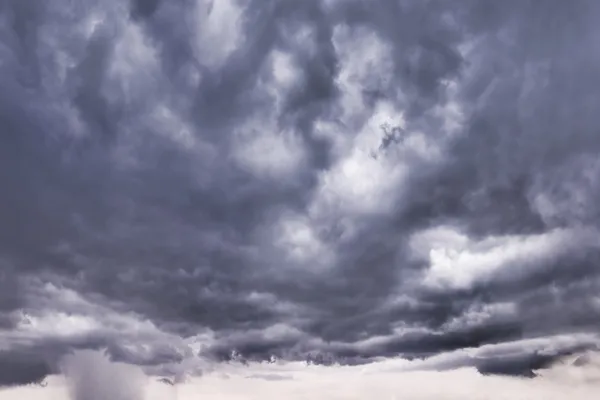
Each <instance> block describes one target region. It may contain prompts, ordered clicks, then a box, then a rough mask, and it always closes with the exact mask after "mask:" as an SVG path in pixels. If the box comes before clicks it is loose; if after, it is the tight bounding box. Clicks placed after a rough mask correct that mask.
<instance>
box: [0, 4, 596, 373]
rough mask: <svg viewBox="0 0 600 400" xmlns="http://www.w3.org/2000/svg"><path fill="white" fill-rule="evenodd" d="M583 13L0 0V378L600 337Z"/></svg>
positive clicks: (588, 17)
mask: <svg viewBox="0 0 600 400" xmlns="http://www.w3.org/2000/svg"><path fill="white" fill-rule="evenodd" d="M599 12H600V10H599V9H598V5H597V4H596V3H594V2H593V1H587V0H582V1H579V2H577V4H574V5H569V6H568V7H567V6H565V3H564V2H561V1H558V0H556V1H549V2H547V3H545V4H544V6H540V5H539V4H537V3H533V2H522V1H516V0H514V1H504V2H498V3H497V4H496V3H494V4H487V3H485V4H483V3H481V2H477V1H465V2H462V3H461V4H459V5H456V4H450V3H449V2H443V1H430V2H418V1H399V2H388V1H373V2H365V1H361V0H344V1H338V0H321V1H319V0H309V1H301V2H297V1H278V2H264V1H251V2H241V1H236V0H231V1H207V0H206V1H205V0H186V1H180V2H168V1H162V0H149V1H139V0H131V1H128V2H122V1H114V0H109V1H97V0H82V1H80V2H77V4H75V3H74V2H72V1H66V0H56V4H54V3H53V6H52V7H50V6H48V5H47V4H43V3H40V2H33V1H24V0H22V1H16V0H15V1H7V2H3V3H2V5H1V6H0V59H1V60H2V63H0V77H1V78H0V126H2V127H3V133H2V134H1V135H0V191H1V193H2V194H3V195H2V201H1V202H0V221H1V223H0V352H2V355H1V357H0V359H1V361H0V364H1V365H2V366H4V365H6V366H8V365H11V361H10V360H13V359H14V360H15V363H16V364H15V365H19V367H18V368H15V369H14V371H11V374H12V373H13V372H14V375H8V374H6V375H5V376H7V377H9V376H10V379H9V378H6V380H4V381H2V385H11V384H22V383H26V382H27V381H37V380H39V379H40V377H42V376H43V375H45V374H48V373H50V372H52V371H53V370H54V367H55V366H56V362H57V360H58V359H60V358H61V357H62V356H64V355H65V354H70V352H72V351H73V350H78V349H79V350H82V349H99V348H106V349H107V352H108V354H109V355H110V357H112V358H113V359H115V360H119V361H122V362H129V363H133V364H136V365H140V366H141V367H143V368H144V370H145V371H146V372H147V373H149V374H157V375H161V374H163V375H177V376H183V375H185V374H186V373H188V372H189V373H191V374H193V373H200V371H202V370H203V369H205V368H206V366H207V365H209V364H211V363H213V362H217V361H218V362H228V361H231V360H232V359H238V360H244V361H245V362H248V363H251V362H258V361H261V360H272V359H278V360H284V361H286V362H290V363H294V362H301V361H306V360H309V361H311V363H312V364H323V365H325V364H327V365H330V366H331V365H334V364H336V363H339V364H344V365H348V366H350V365H354V366H356V365H358V364H367V363H373V362H375V361H378V362H382V361H381V360H382V359H384V360H385V359H391V360H395V359H398V358H400V359H412V360H423V362H433V361H431V360H436V357H438V356H440V355H448V354H456V353H454V352H461V351H471V350H473V349H484V348H486V346H499V347H496V348H497V349H498V348H501V347H502V346H503V345H507V344H512V345H514V346H516V350H514V354H511V355H510V356H507V357H506V358H502V357H501V358H502V360H500V361H498V360H495V357H491V358H492V360H487V359H486V360H484V361H481V360H479V359H477V360H476V359H474V358H469V357H466V358H464V359H461V360H459V361H456V360H453V361H452V362H450V361H448V363H449V364H448V365H450V366H456V367H458V365H460V366H464V367H467V366H468V367H470V368H475V369H479V370H480V371H484V372H490V373H499V374H504V373H507V371H508V372H509V373H511V374H512V373H514V374H522V375H531V370H532V368H534V367H535V368H537V367H538V366H546V365H547V362H550V361H552V360H554V359H555V358H556V357H559V356H563V355H564V354H568V353H569V352H571V351H575V350H574V349H579V350H581V349H587V348H588V347H589V348H591V347H594V346H595V344H597V337H596V336H594V334H595V332H597V329H598V320H599V319H598V317H599V316H600V301H599V298H598V295H597V293H598V290H599V286H600V276H599V274H598V271H599V270H598V268H597V263H598V259H599V255H600V252H599V250H600V249H598V246H597V238H598V232H599V229H600V226H599V225H598V222H599V219H598V207H597V205H596V202H595V199H596V198H597V197H598V196H597V194H598V188H599V185H598V179H597V175H598V174H597V171H598V162H597V161H596V155H597V153H598V150H600V141H599V140H598V136H597V132H596V130H597V126H598V122H599V121H598V113H597V112H596V109H597V107H596V106H597V104H598V102H599V99H598V93H597V91H596V90H595V87H594V85H593V84H592V83H591V82H595V81H597V80H598V79H597V78H598V76H597V74H598V71H599V69H598V68H597V66H598V64H599V61H600V59H598V55H597V54H596V53H595V52H590V51H589V49H590V48H593V47H594V44H595V43H596V42H597V36H598V32H599V31H598V27H597V24H596V20H597V18H596V17H597V15H598V13H599ZM590 335H591V336H590ZM557 337H559V338H568V341H569V342H568V345H567V344H564V346H563V345H561V346H559V348H555V347H553V346H554V345H555V340H557V339H556V338H557ZM538 339H539V340H542V342H543V343H544V344H543V345H541V347H540V348H537V347H536V348H535V349H531V348H530V347H529V344H530V343H531V341H534V340H538ZM561 340H562V339H561ZM565 340H567V339H565ZM559 342H560V341H559ZM515 343H516V344H515ZM561 343H562V342H561ZM4 360H6V361H4ZM24 360H26V361H24ZM428 360H429V361H428ZM455 361H456V363H458V364H456V365H455V364H453V363H454V362H455ZM496 361H497V362H496ZM94 362H96V361H94ZM98 362H99V361H98ZM315 368H317V367H315ZM2 369H4V367H2ZM315 371H316V369H315ZM463 372H464V371H462V372H460V373H463ZM257 373H259V372H257ZM457 373H458V372H457ZM469 373H474V372H473V371H471V372H469ZM448 374H451V373H450V372H448ZM265 376H270V375H265ZM444 376H450V375H444ZM461 376H462V375H461ZM465 379H470V378H465ZM477 379H480V378H477ZM481 379H484V378H481ZM485 379H487V378H485ZM489 379H490V382H492V381H493V382H500V381H496V380H493V379H496V378H489ZM498 379H500V378H498ZM486 382H487V381H486ZM515 382H516V381H515ZM285 384H287V383H285Z"/></svg>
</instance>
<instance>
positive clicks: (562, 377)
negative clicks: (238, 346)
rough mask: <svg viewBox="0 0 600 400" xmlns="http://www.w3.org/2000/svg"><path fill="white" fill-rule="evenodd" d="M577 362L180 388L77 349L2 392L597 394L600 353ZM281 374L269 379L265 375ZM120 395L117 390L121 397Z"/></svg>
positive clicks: (277, 368)
mask: <svg viewBox="0 0 600 400" xmlns="http://www.w3.org/2000/svg"><path fill="white" fill-rule="evenodd" d="M588 359H589V362H588V363H587V364H586V365H583V366H574V365H573V360H565V361H564V362H562V363H558V364H557V365H554V366H553V367H551V368H549V369H546V370H543V371H540V377H539V378H535V379H522V378H513V377H499V376H482V375H480V374H479V373H477V372H476V371H475V370H474V369H472V368H461V369H456V370H452V371H445V372H437V371H404V372H402V371H398V370H390V369H388V368H386V362H383V364H381V365H380V364H379V363H375V364H371V365H370V366H369V368H365V367H363V366H356V367H350V366H347V367H342V366H314V365H305V364H302V363H279V362H278V363H273V364H251V365H250V366H243V365H241V364H237V363H231V364H223V365H221V366H219V368H215V369H214V370H213V371H211V372H208V373H207V374H205V375H204V376H202V377H200V378H193V379H190V380H188V381H186V382H184V383H180V384H178V385H176V386H175V387H171V386H168V385H165V384H163V383H160V382H158V381H157V380H155V379H150V380H146V379H145V378H144V377H143V375H142V374H141V371H140V370H139V369H136V368H135V367H132V366H126V365H122V364H110V363H108V361H107V360H106V359H105V358H103V357H102V356H101V355H98V354H93V353H84V354H81V353H80V354H76V355H75V356H74V357H72V358H70V359H69V360H67V363H66V366H67V367H69V366H70V367H71V368H65V369H64V370H65V372H66V380H65V378H63V377H51V378H49V379H48V383H49V384H48V386H47V387H45V388H41V387H18V388H11V389H5V390H2V391H0V400H18V399H22V398H27V399H29V400H42V399H48V398H52V399H56V400H60V399H66V398H68V396H69V394H70V395H71V396H70V398H71V400H79V399H81V398H82V397H81V395H85V398H87V399H104V398H109V397H107V396H110V398H121V396H125V395H126V394H128V395H129V396H128V397H124V398H127V399H132V400H135V399H141V398H145V399H148V400H159V399H161V400H162V399H165V398H173V397H176V398H177V399H178V400H187V399H197V398H209V399H223V400H229V399H232V400H233V399H240V400H241V399H264V400H268V399H281V398H286V399H292V400H293V399H306V398H311V399H324V400H338V399H339V400H341V399H347V400H352V399H357V400H359V399H360V400H363V399H422V400H434V399H435V400H454V399H456V400H458V399H460V400H484V399H485V400H504V399H506V400H508V399H520V398H522V399H547V400H553V399H561V400H562V399H564V398H569V399H572V400H591V399H595V398H596V397H597V392H598V390H599V389H600V360H599V359H598V357H597V356H596V355H595V354H590V355H589V356H588ZM275 376H276V377H279V378H281V379H267V378H265V377H275ZM115 396H116V397H115Z"/></svg>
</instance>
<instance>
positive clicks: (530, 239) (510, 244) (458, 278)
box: [410, 226, 598, 289]
mask: <svg viewBox="0 0 600 400" xmlns="http://www.w3.org/2000/svg"><path fill="white" fill-rule="evenodd" d="M597 243H598V233H597V232H596V231H593V230H587V229H555V230H553V231H549V232H545V233H541V234H532V235H505V236H489V237H486V238H483V239H480V240H474V239H471V238H469V237H468V236H467V235H466V234H464V233H462V232H461V231H459V230H458V229H456V228H453V227H450V226H441V227H436V228H431V229H426V230H424V231H421V232H418V233H416V234H414V235H413V237H412V238H411V243H410V245H411V248H412V250H413V252H414V255H415V256H416V257H418V258H420V259H425V260H428V261H429V264H430V266H429V270H428V272H427V274H426V276H425V280H424V284H425V285H428V286H433V287H446V288H455V289H465V288H469V287H471V286H473V285H475V284H477V283H481V282H484V281H486V280H490V279H494V278H497V277H506V273H511V274H519V275H522V274H527V273H528V272H529V271H531V270H532V269H533V270H535V269H536V268H538V265H540V264H542V263H544V262H551V261H552V260H553V259H554V258H556V257H557V256H560V255H563V254H566V253H567V252H569V251H572V250H576V249H585V248H589V247H591V246H596V245H597ZM509 271H510V272H509Z"/></svg>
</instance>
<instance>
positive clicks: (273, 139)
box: [233, 118, 306, 182]
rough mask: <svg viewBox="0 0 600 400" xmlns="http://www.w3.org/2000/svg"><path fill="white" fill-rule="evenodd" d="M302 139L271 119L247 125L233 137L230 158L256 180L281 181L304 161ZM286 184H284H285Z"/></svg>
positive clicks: (294, 171)
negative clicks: (255, 177)
mask: <svg viewBox="0 0 600 400" xmlns="http://www.w3.org/2000/svg"><path fill="white" fill-rule="evenodd" d="M305 157H306V155H305V149H304V144H303V142H302V138H301V137H300V136H298V134H297V133H296V132H294V131H292V130H288V129H283V130H281V129H279V127H278V126H277V123H276V121H274V120H273V119H271V118H266V119H265V120H257V121H254V123H253V122H248V124H247V125H245V126H244V128H243V129H239V130H238V131H237V132H236V134H235V135H234V138H233V158H234V160H235V161H237V163H238V164H239V165H241V166H242V167H245V168H248V169H249V170H250V171H252V172H253V173H254V174H255V175H256V176H257V177H260V178H266V179H275V180H284V179H285V178H290V177H293V176H294V174H295V173H296V172H298V171H299V169H300V167H301V166H302V165H303V163H304V162H305ZM284 182H285V181H284Z"/></svg>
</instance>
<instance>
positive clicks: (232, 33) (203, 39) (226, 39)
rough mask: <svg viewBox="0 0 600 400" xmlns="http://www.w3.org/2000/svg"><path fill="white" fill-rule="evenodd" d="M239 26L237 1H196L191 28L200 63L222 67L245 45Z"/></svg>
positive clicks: (241, 10)
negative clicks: (194, 28)
mask: <svg viewBox="0 0 600 400" xmlns="http://www.w3.org/2000/svg"><path fill="white" fill-rule="evenodd" d="M242 24H243V9H242V8H241V7H240V6H239V5H238V4H237V1H236V0H218V1H216V0H198V1H197V10H196V15H195V18H194V26H195V27H196V29H197V31H196V40H195V45H196V51H197V58H198V60H199V61H200V63H201V64H203V65H206V66H207V67H209V68H215V69H217V68H219V67H222V66H223V65H224V63H225V62H226V60H227V59H228V57H229V56H231V55H232V54H233V53H234V52H235V51H236V50H237V49H239V48H240V46H242V45H243V43H244V42H245V37H244V35H243V33H242V32H243V29H242Z"/></svg>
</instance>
